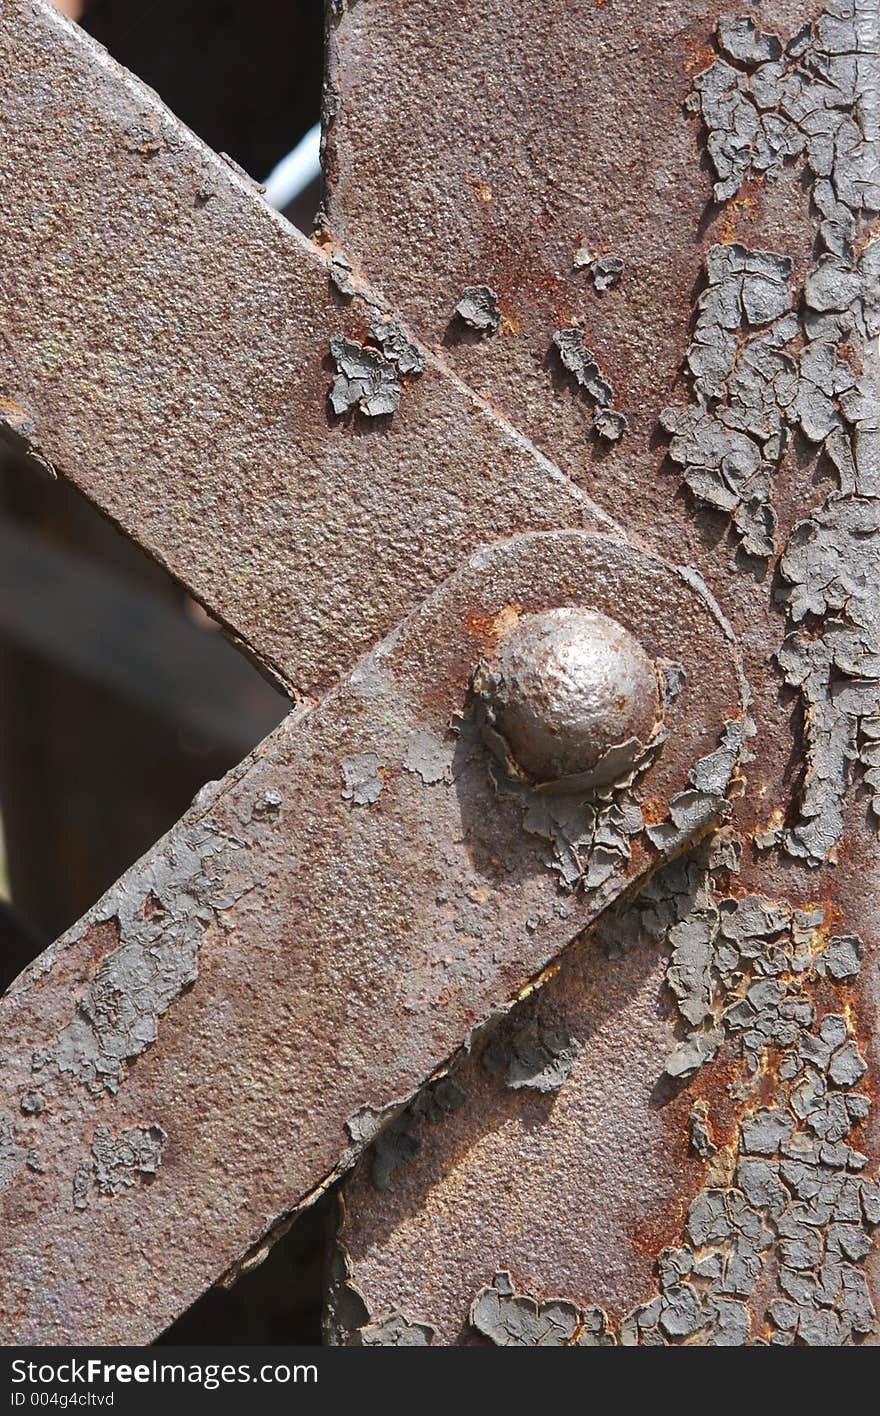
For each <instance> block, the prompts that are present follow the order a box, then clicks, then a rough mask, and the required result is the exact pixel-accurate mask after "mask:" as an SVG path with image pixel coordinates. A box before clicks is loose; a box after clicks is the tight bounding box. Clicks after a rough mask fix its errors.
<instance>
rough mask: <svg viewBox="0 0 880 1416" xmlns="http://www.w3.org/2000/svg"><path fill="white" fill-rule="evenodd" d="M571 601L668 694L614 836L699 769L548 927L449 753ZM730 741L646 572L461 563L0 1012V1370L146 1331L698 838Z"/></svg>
mask: <svg viewBox="0 0 880 1416" xmlns="http://www.w3.org/2000/svg"><path fill="white" fill-rule="evenodd" d="M572 601H574V602H575V603H587V604H589V605H591V606H593V607H594V608H597V609H599V610H601V611H604V612H606V613H611V612H613V613H614V614H615V615H617V616H618V617H620V618H622V620H623V621H624V622H625V623H626V624H627V625H628V627H630V628H631V629H632V631H633V632H634V633H636V634H637V635H638V637H639V638H640V640H641V641H642V642H643V643H644V644H645V646H646V648H647V649H648V651H649V652H650V653H651V654H652V656H655V657H657V658H658V659H661V660H662V659H666V660H671V659H673V658H674V659H675V660H676V661H677V662H678V663H680V664H681V666H682V668H683V669H684V671H685V673H686V675H687V681H688V686H687V687H686V688H684V689H683V690H682V691H681V693H680V694H679V695H678V696H677V697H676V698H675V700H674V702H670V703H669V705H668V707H667V711H666V718H667V729H668V733H669V738H668V741H667V743H666V744H665V746H664V747H663V749H662V751H661V753H660V756H659V757H658V759H657V761H656V762H655V763H654V765H653V766H651V767H650V768H649V769H648V770H647V772H646V773H645V775H644V778H643V781H642V782H640V783H639V785H638V786H637V787H634V788H633V789H632V790H633V793H634V796H633V798H632V799H631V801H630V809H632V808H633V807H634V806H635V805H636V803H637V802H638V801H641V803H642V810H643V811H644V813H645V818H646V820H648V821H653V822H654V823H655V824H657V823H658V822H659V823H663V822H664V821H666V820H667V818H668V817H669V813H670V808H671V807H672V808H673V814H674V801H675V799H676V797H677V796H678V795H679V794H680V793H682V792H683V791H687V784H688V781H689V779H690V774H691V772H692V769H693V768H694V767H695V764H696V763H697V762H698V761H699V760H700V759H706V760H707V762H711V763H712V764H713V765H712V768H711V771H712V772H713V774H714V777H715V779H716V780H715V782H714V786H713V791H712V794H710V796H705V794H703V795H704V796H705V800H704V801H703V806H704V807H706V806H708V808H709V809H708V811H706V810H703V812H702V815H699V813H698V816H697V817H695V818H694V821H693V823H692V824H690V823H689V824H688V826H687V827H686V829H684V830H683V831H681V832H677V831H675V830H672V831H671V832H670V835H669V838H668V839H666V837H663V839H662V840H661V844H660V846H659V848H658V847H656V846H655V845H654V844H653V843H652V840H649V838H648V836H647V835H646V834H645V832H644V831H643V830H641V829H634V828H632V827H630V828H629V830H630V834H631V837H632V841H631V846H630V847H627V846H620V847H618V848H616V849H617V853H616V854H615V855H614V856H613V857H612V866H611V867H610V868H609V867H607V864H606V868H604V869H603V872H602V877H601V883H597V884H596V886H595V888H589V889H585V890H579V891H576V892H574V893H570V894H568V895H567V896H560V894H559V891H558V886H557V883H556V882H557V877H556V875H555V873H554V872H553V871H551V870H550V869H549V868H548V866H547V864H546V863H545V857H546V850H547V842H546V840H544V839H543V837H542V836H540V835H538V836H536V835H535V834H530V833H529V832H528V831H526V830H525V829H524V817H523V806H522V804H521V802H520V801H519V800H518V799H516V798H513V797H506V796H504V795H496V792H495V790H494V788H493V785H492V781H491V779H490V775H489V773H488V771H487V763H486V750H485V748H483V747H482V746H481V745H480V743H479V740H478V739H477V738H474V737H472V736H470V735H469V734H468V733H467V732H466V731H464V730H462V735H461V736H459V738H458V739H457V740H456V738H455V737H453V735H452V734H451V733H450V729H449V725H450V723H451V722H452V720H453V717H454V715H455V714H456V713H463V712H464V711H465V704H466V698H467V689H468V681H469V676H470V672H471V669H472V667H473V665H474V662H475V660H476V659H478V658H479V657H480V655H481V654H484V653H485V652H487V651H488V650H489V649H490V648H491V645H492V644H493V642H494V641H495V639H496V638H497V636H498V634H499V633H500V632H501V630H500V629H499V626H501V627H503V626H504V625H505V624H507V623H509V621H510V617H511V615H513V616H514V617H515V616H516V615H517V614H519V613H522V614H526V613H530V612H532V611H537V610H544V609H547V608H550V607H553V606H557V605H564V604H567V603H571V602H572ZM707 658H711V660H712V661H713V664H714V665H715V666H716V667H715V671H714V672H713V675H712V678H711V680H710V681H708V682H705V683H700V682H699V665H700V664H701V663H702V662H705V661H706V659H707ZM742 712H743V708H742V703H741V689H740V681H739V677H738V668H737V664H736V660H735V657H734V656H733V654H732V652H731V649H730V646H729V644H728V641H727V638H726V633H725V628H724V625H723V623H719V620H718V618H717V616H716V614H715V612H714V610H713V608H712V606H711V604H709V603H708V602H707V601H706V599H705V597H704V596H703V595H702V593H701V592H700V591H699V589H695V588H694V587H693V585H691V584H690V583H689V582H688V581H687V580H686V578H685V577H683V576H681V575H679V574H677V573H675V572H672V571H670V570H669V569H667V568H666V567H664V566H663V565H662V563H660V562H657V561H656V560H653V559H652V558H650V557H646V556H644V555H642V554H640V553H637V552H634V551H632V550H631V549H629V548H626V547H622V546H620V545H619V543H617V542H615V541H612V540H611V539H609V538H607V537H600V536H587V535H585V534H584V533H576V532H569V533H562V532H558V533H547V534H545V535H543V536H542V535H533V536H530V537H523V538H518V539H516V540H514V541H512V542H509V543H506V544H505V545H502V546H499V547H497V548H493V549H490V550H484V551H483V552H481V553H480V554H479V555H478V556H477V557H475V558H474V559H473V560H472V561H471V562H470V564H469V565H468V566H467V567H466V568H465V569H464V570H462V571H461V572H460V573H458V574H457V575H455V576H453V577H452V578H451V579H450V580H449V581H447V582H446V583H445V584H444V586H443V587H442V588H441V589H440V591H438V592H437V593H436V594H435V595H434V596H433V597H432V598H431V599H429V600H428V601H427V602H426V604H425V605H424V606H423V607H422V608H421V609H420V610H419V611H418V612H417V613H416V614H415V615H414V616H413V617H412V618H410V619H409V620H407V621H406V622H405V623H404V625H403V626H402V627H401V628H400V629H399V630H398V631H397V632H395V634H394V635H392V636H391V637H390V639H388V640H386V641H385V642H384V643H383V644H382V645H381V646H380V647H379V648H378V649H377V650H376V651H375V652H374V653H373V654H371V655H370V656H369V658H368V659H366V660H364V661H363V662H362V663H361V664H360V665H359V666H358V667H357V669H356V670H355V671H354V672H353V673H352V675H351V676H350V677H349V678H348V679H346V680H345V681H344V682H343V683H341V684H340V685H338V686H337V687H336V688H335V689H333V690H332V691H331V693H330V694H329V695H328V696H327V697H325V698H324V699H323V700H322V701H321V702H320V703H319V704H318V706H317V707H315V708H314V709H313V710H311V711H300V712H297V713H294V714H293V715H291V717H290V718H289V719H288V720H286V722H285V723H284V724H282V726H281V727H280V728H279V729H278V730H277V732H276V733H275V734H273V735H272V736H271V737H270V738H268V739H267V740H266V742H265V743H264V744H263V745H262V746H261V747H260V748H258V749H257V750H256V752H255V753H254V755H253V758H252V759H251V760H250V761H248V762H247V763H245V764H244V765H243V767H242V768H241V769H240V770H239V771H238V772H236V773H232V774H230V776H229V777H227V778H226V779H225V780H224V782H223V783H220V784H218V785H217V786H215V787H213V788H210V789H206V790H205V792H204V793H203V794H202V795H201V796H200V798H198V799H197V800H196V802H195V804H194V806H193V808H192V810H191V812H190V813H188V815H187V816H186V817H185V818H184V819H183V820H182V821H181V823H180V824H179V826H178V827H176V828H175V829H174V831H172V832H171V833H170V835H169V836H168V837H166V839H165V840H164V841H163V842H161V843H160V845H159V846H158V847H157V848H156V850H155V851H154V852H153V853H152V854H151V855H150V856H148V857H147V858H146V859H145V860H144V861H143V862H142V863H141V864H139V865H138V866H136V867H134V869H133V870H132V871H131V872H129V874H128V875H127V876H126V877H125V878H124V879H123V880H122V881H121V882H120V884H119V886H118V887H116V888H115V889H114V891H112V892H111V894H110V895H109V896H108V897H106V898H105V899H104V900H103V901H102V902H101V903H100V904H99V905H98V906H96V908H95V910H94V911H92V912H91V914H90V915H89V916H87V918H86V919H85V920H84V921H83V923H82V924H81V925H79V926H77V927H76V928H74V929H73V930H72V931H71V932H70V933H69V934H68V935H67V936H65V937H64V938H63V939H62V940H60V941H59V942H58V944H56V945H55V946H54V947H53V948H52V949H50V950H49V951H47V952H46V953H45V954H44V955H43V956H42V957H41V958H40V959H39V960H38V961H37V963H36V964H35V965H34V966H33V968H32V969H31V970H30V971H29V972H28V973H27V974H25V975H24V976H23V977H22V978H21V979H20V980H19V981H18V983H17V984H15V985H13V988H12V990H11V991H10V993H9V994H8V995H7V997H6V998H5V999H4V1000H3V1001H2V1002H0V1035H2V1038H3V1043H2V1064H0V1073H2V1076H3V1107H2V1112H3V1115H2V1118H0V1126H2V1130H0V1147H2V1149H0V1181H2V1180H5V1182H6V1183H5V1184H4V1185H3V1188H2V1190H0V1205H2V1209H3V1213H4V1217H5V1221H4V1222H5V1227H4V1248H3V1256H2V1264H0V1292H2V1309H3V1324H2V1331H3V1335H4V1340H6V1341H7V1342H11V1341H19V1342H27V1341H33V1342H50V1341H53V1342H88V1341H99V1340H101V1341H111V1342H120V1341H126V1340H128V1341H143V1340H146V1339H149V1338H150V1337H151V1336H153V1335H155V1334H156V1333H157V1332H159V1331H161V1329H162V1327H163V1326H165V1324H166V1323H167V1322H168V1321H169V1320H170V1319H171V1318H172V1317H173V1316H174V1315H175V1314H176V1313H177V1312H179V1311H180V1310H181V1308H182V1307H184V1306H186V1305H188V1303H189V1302H191V1301H192V1300H193V1299H194V1298H195V1297H196V1296H197V1295H198V1294H199V1293H200V1292H201V1291H202V1289H203V1288H204V1287H205V1286H206V1285H207V1284H209V1283H210V1282H212V1281H213V1280H215V1279H217V1278H218V1277H219V1276H220V1274H221V1273H222V1272H223V1271H224V1270H227V1269H229V1268H230V1267H232V1266H233V1265H235V1264H236V1263H237V1262H239V1261H241V1260H242V1258H243V1257H244V1255H245V1254H246V1252H247V1250H249V1249H250V1248H252V1247H253V1246H254V1245H256V1244H257V1243H258V1241H259V1240H260V1239H261V1237H262V1236H263V1235H264V1234H265V1233H266V1231H267V1230H269V1229H270V1228H271V1227H272V1226H273V1225H275V1224H277V1223H278V1222H279V1220H281V1219H283V1218H284V1216H285V1215H287V1214H288V1213H289V1212H291V1211H292V1210H294V1209H295V1208H296V1206H297V1205H298V1204H301V1203H303V1202H304V1201H306V1200H307V1198H308V1197H309V1195H310V1194H314V1193H315V1192H316V1191H317V1190H318V1189H319V1188H320V1187H321V1185H322V1184H324V1183H325V1182H326V1181H327V1180H328V1179H329V1178H330V1177H332V1176H333V1175H335V1174H338V1173H340V1171H342V1170H344V1169H345V1167H346V1166H347V1165H350V1164H351V1163H352V1162H353V1160H354V1159H355V1158H356V1156H357V1154H358V1153H359V1151H360V1150H362V1149H363V1146H364V1145H365V1144H366V1142H367V1140H368V1139H369V1138H370V1136H371V1135H372V1134H373V1133H374V1131H375V1129H376V1126H377V1124H378V1121H379V1119H380V1118H381V1116H382V1113H383V1111H386V1109H390V1110H391V1111H393V1110H395V1109H396V1108H399V1106H400V1105H401V1104H402V1103H403V1102H404V1101H405V1100H406V1099H407V1098H408V1097H409V1096H411V1094H412V1093H413V1092H414V1090H415V1089H416V1087H417V1086H418V1085H419V1084H420V1083H422V1082H423V1081H425V1080H426V1079H427V1078H428V1076H429V1075H430V1074H431V1072H432V1071H433V1070H434V1069H436V1068H437V1067H438V1065H439V1064H442V1063H443V1062H444V1061H445V1060H446V1059H447V1058H448V1057H449V1056H450V1055H451V1054H452V1053H453V1052H454V1051H455V1049H456V1047H457V1046H458V1045H459V1044H460V1043H461V1042H462V1040H463V1039H464V1038H465V1036H466V1035H467V1034H468V1032H469V1031H470V1030H471V1029H473V1028H474V1027H475V1026H476V1025H478V1024H480V1023H482V1022H483V1021H484V1020H485V1018H486V1017H487V1016H488V1015H489V1014H490V1013H491V1012H492V1011H493V1010H496V1009H498V1008H500V1007H503V1006H504V1005H505V1004H506V1003H507V1002H508V1001H509V1000H510V999H511V998H515V997H516V996H517V995H518V994H519V993H520V992H521V991H522V990H523V989H524V988H525V987H526V986H527V985H528V984H529V982H530V980H531V979H532V978H534V976H535V975H537V974H539V973H540V972H541V970H542V969H543V968H545V967H546V966H547V965H548V964H550V963H551V961H552V960H553V958H554V956H555V954H556V953H557V952H558V951H559V950H560V949H561V948H562V946H563V945H565V944H566V943H567V942H568V941H569V940H570V939H571V938H572V936H573V935H574V934H575V933H576V932H577V931H578V930H579V929H580V928H582V927H583V926H584V925H585V924H588V923H589V922H590V921H591V920H593V919H595V918H596V917H597V915H598V914H600V913H601V911H602V910H603V909H604V908H606V907H607V906H608V904H609V903H611V902H612V901H613V900H614V899H615V898H617V897H618V896H619V895H620V893H621V892H622V891H624V890H626V889H630V888H632V887H633V886H634V884H635V883H637V881H638V880H639V879H641V878H644V876H645V874H646V873H648V872H649V871H651V870H652V869H654V868H656V866H657V864H658V863H659V862H661V861H662V860H663V859H664V857H665V856H666V855H667V854H668V853H669V852H670V851H673V852H674V851H677V850H680V849H681V847H682V845H683V844H684V843H685V841H686V839H687V837H688V836H689V834H690V833H691V831H692V830H693V829H698V830H705V829H706V827H707V826H708V825H709V823H710V822H711V820H712V819H713V818H715V817H717V816H718V814H719V813H721V812H723V809H724V807H725V802H724V800H723V796H721V795H719V793H720V792H723V789H724V787H725V785H726V783H727V781H728V779H729V777H730V775H731V774H732V772H733V770H734V765H735V760H736V757H737V751H736V749H734V750H733V751H731V752H729V753H727V754H726V755H725V754H723V755H722V756H723V762H721V763H719V762H718V760H717V757H718V754H717V752H716V748H717V744H718V741H719V739H720V738H721V737H722V736H723V734H724V732H725V725H728V727H727V731H729V730H730V725H736V724H739V725H740V726H741V719H742ZM694 795H695V794H694V793H693V792H690V793H689V797H688V799H689V801H690V798H691V797H693V796H694ZM697 795H700V794H699V793H698V794H697ZM539 800H540V802H545V801H547V798H546V797H542V798H540V799H539ZM538 805H539V801H538V799H536V801H535V802H534V803H533V804H532V810H536V809H537V807H538ZM565 810H566V812H567V813H568V814H570V813H571V811H572V807H571V805H569V806H567V807H566V808H565ZM641 820H642V817H641V816H639V822H641ZM533 829H534V828H533ZM606 829H607V828H606ZM597 839H603V838H602V837H601V836H600V837H598V838H597ZM658 839H660V838H659V837H658ZM592 849H593V848H592V847H588V846H585V847H584V850H585V856H586V859H587V860H589V859H590V851H591V850H592ZM595 849H597V850H600V854H601V848H600V847H599V846H597V847H596V848H595ZM597 859H598V857H597ZM603 860H606V861H607V857H606V856H603Z"/></svg>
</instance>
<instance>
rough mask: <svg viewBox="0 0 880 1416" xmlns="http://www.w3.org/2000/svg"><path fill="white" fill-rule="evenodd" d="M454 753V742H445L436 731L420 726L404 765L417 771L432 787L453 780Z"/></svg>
mask: <svg viewBox="0 0 880 1416" xmlns="http://www.w3.org/2000/svg"><path fill="white" fill-rule="evenodd" d="M454 755H455V743H454V742H451V743H450V742H444V741H443V740H442V739H441V738H438V737H437V736H436V735H435V734H434V733H431V732H428V731H427V729H424V728H420V729H419V730H418V732H416V733H415V734H414V735H413V737H412V739H411V741H410V743H409V745H408V747H407V749H406V752H405V754H404V758H403V765H404V767H405V768H406V770H407V771H408V772H415V773H416V774H417V775H418V776H419V777H421V779H422V781H423V782H424V784H425V786H426V787H430V786H434V785H436V783H437V782H444V781H446V782H448V781H450V780H451V778H452V763H453V757H454Z"/></svg>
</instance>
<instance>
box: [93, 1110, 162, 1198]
mask: <svg viewBox="0 0 880 1416" xmlns="http://www.w3.org/2000/svg"><path fill="white" fill-rule="evenodd" d="M167 1140H168V1136H167V1134H166V1133H165V1131H164V1130H163V1129H162V1127H161V1126H159V1125H157V1124H156V1123H155V1122H154V1123H152V1124H151V1125H146V1126H130V1127H129V1128H128V1129H127V1130H125V1131H119V1132H117V1133H114V1132H113V1130H112V1129H111V1127H109V1126H98V1127H97V1129H96V1131H95V1136H94V1140H93V1141H92V1159H93V1161H94V1183H95V1186H96V1188H97V1189H98V1191H99V1192H100V1193H101V1194H102V1195H119V1194H121V1193H122V1192H123V1190H129V1189H131V1187H132V1186H133V1185H137V1184H141V1183H143V1182H144V1181H145V1180H151V1179H152V1178H153V1176H154V1175H155V1174H156V1173H157V1171H158V1169H159V1166H160V1164H161V1162H162V1151H163V1149H164V1147H165V1143H166V1141H167Z"/></svg>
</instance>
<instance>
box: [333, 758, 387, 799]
mask: <svg viewBox="0 0 880 1416" xmlns="http://www.w3.org/2000/svg"><path fill="white" fill-rule="evenodd" d="M383 765H384V764H383V762H382V759H381V757H379V755H378V753H375V752H355V753H353V754H352V756H351V757H344V758H343V759H342V762H341V764H340V766H341V771H342V799H343V801H350V802H351V804H352V806H372V804H373V802H376V801H378V800H379V797H380V796H381V795H382V788H383V787H384V785H385V783H384V782H383V780H382V778H381V776H380V775H379V769H380V768H381V767H382V766H383Z"/></svg>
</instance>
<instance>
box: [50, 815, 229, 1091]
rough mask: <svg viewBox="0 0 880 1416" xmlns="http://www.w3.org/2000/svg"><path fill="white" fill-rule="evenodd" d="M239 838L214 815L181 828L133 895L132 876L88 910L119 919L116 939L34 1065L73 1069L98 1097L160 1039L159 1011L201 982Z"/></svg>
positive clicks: (98, 917) (90, 919) (92, 918)
mask: <svg viewBox="0 0 880 1416" xmlns="http://www.w3.org/2000/svg"><path fill="white" fill-rule="evenodd" d="M237 849H239V843H238V842H236V841H235V840H233V839H232V838H229V837H227V836H220V835H218V834H216V833H215V830H214V827H213V825H212V823H211V821H210V818H206V819H204V820H202V821H200V822H198V823H197V824H196V825H194V826H191V827H188V828H184V829H182V830H180V831H178V832H177V833H175V835H174V836H171V837H169V838H168V840H167V844H166V845H165V847H164V848H163V849H162V850H161V851H159V852H157V853H156V855H155V856H154V857H153V860H152V862H151V865H150V868H149V874H148V876H147V877H146V878H145V879H144V880H143V887H144V889H145V894H144V895H143V896H141V895H140V894H139V893H138V894H134V893H133V892H132V891H131V889H130V886H129V885H128V884H127V882H126V880H125V878H123V880H122V881H120V882H119V884H118V885H116V886H114V888H113V890H111V891H110V892H109V894H108V895H107V896H105V898H104V899H103V900H102V901H101V902H100V903H99V905H97V906H96V907H95V909H94V910H92V911H91V913H90V914H89V915H88V916H86V920H85V922H84V924H85V927H89V925H90V924H93V923H99V922H103V921H110V920H116V921H117V922H118V930H119V945H118V947H117V948H115V949H113V950H111V952H110V953H109V954H107V955H106V956H105V957H104V958H103V959H102V960H101V962H100V964H99V965H98V968H97V971H96V973H95V977H94V978H93V980H92V981H91V982H90V983H89V984H88V985H87V986H86V988H85V989H84V991H83V993H82V996H81V997H80V999H79V1000H78V1002H77V1003H76V1006H75V1011H74V1015H73V1017H72V1019H71V1021H70V1022H69V1023H68V1024H67V1025H66V1027H64V1028H63V1029H62V1031H61V1032H60V1034H59V1035H58V1037H57V1039H56V1040H55V1041H54V1042H53V1043H52V1044H50V1045H49V1046H48V1047H46V1048H44V1049H41V1050H39V1051H37V1052H35V1053H34V1057H33V1068H34V1071H35V1072H41V1071H42V1070H43V1069H45V1068H49V1069H55V1070H57V1071H58V1072H60V1073H62V1074H65V1075H68V1076H71V1077H73V1078H74V1079H75V1080H76V1081H78V1082H80V1083H82V1085H83V1086H85V1087H87V1088H88V1089H89V1090H90V1091H91V1092H93V1093H95V1094H96V1095H98V1094H100V1093H101V1092H103V1091H108V1092H116V1091H117V1090H118V1088H119V1086H120V1084H121V1083H122V1081H123V1079H124V1077H125V1075H126V1070H127V1063H128V1062H129V1061H130V1060H131V1059H132V1058H134V1057H138V1056H139V1055H140V1054H141V1053H142V1052H143V1051H144V1049H145V1048H147V1047H149V1045H150V1043H152V1042H153V1041H155V1038H156V1036H157V1031H158V1027H159V1020H160V1018H161V1017H162V1014H163V1013H164V1012H165V1011H166V1010H167V1009H168V1008H169V1007H171V1005H172V1003H173V1002H174V1001H175V999H176V998H178V997H179V996H180V994H181V993H182V992H183V990H184V989H186V988H189V987H190V986H191V985H192V984H193V983H195V980H196V977H197V973H198V962H197V961H198V952H199V947H200V945H201V942H202V939H203V937H204V932H205V929H206V928H207V926H208V925H209V924H210V923H211V921H212V920H213V918H214V908H215V907H222V906H223V905H224V904H225V903H227V901H226V897H225V896H224V893H223V881H224V877H225V875H226V869H225V864H227V865H228V861H226V862H225V864H224V858H225V857H226V855H227V852H229V851H231V850H237Z"/></svg>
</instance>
